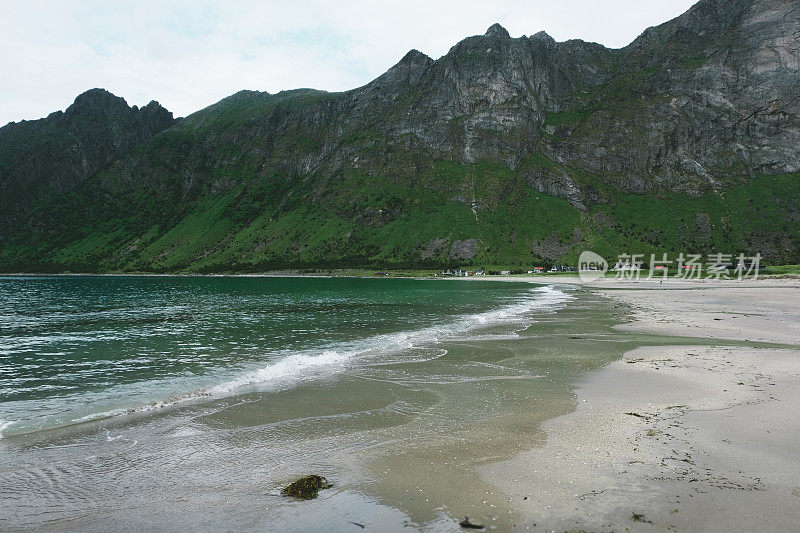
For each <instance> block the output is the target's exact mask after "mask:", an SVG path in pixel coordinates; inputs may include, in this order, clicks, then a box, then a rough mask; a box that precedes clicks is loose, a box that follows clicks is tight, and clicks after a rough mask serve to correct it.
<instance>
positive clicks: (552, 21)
mask: <svg viewBox="0 0 800 533" xmlns="http://www.w3.org/2000/svg"><path fill="white" fill-rule="evenodd" d="M692 3H693V1H692V0H663V1H657V2H656V1H644V2H643V1H642V0H603V1H602V2H599V1H597V0H560V1H559V2H552V0H531V1H524V2H523V1H519V2H511V1H495V2H491V3H490V2H485V1H476V0H460V1H457V0H444V1H439V2H436V1H432V0H427V1H425V0H405V1H397V0H391V1H386V2H378V1H360V0H341V1H338V2H330V1H322V0H309V1H305V2H303V1H298V0H295V1H275V0H273V1H260V2H259V1H256V0H246V1H244V0H243V1H228V2H222V1H219V2H212V1H198V2H190V1H187V0H181V1H174V2H163V1H156V0H140V1H135V2H134V1H115V2H107V1H103V2H101V1H97V0H90V1H84V2H66V1H44V0H27V1H18V0H5V1H4V2H3V6H2V16H0V46H1V47H2V50H3V53H2V55H0V69H1V70H2V72H3V73H4V78H5V79H4V83H2V84H0V102H2V108H0V124H5V123H6V122H9V121H11V120H17V121H18V120H21V119H34V118H39V117H42V116H45V115H47V114H48V113H50V112H52V111H55V110H59V109H64V108H66V107H67V106H68V105H69V104H70V103H72V100H73V99H74V98H75V96H76V95H78V94H79V93H81V92H83V91H85V90H87V89H90V88H92V87H104V88H106V89H108V90H110V91H111V92H113V93H114V94H117V95H118V96H122V97H124V98H125V99H126V100H127V101H128V103H129V104H137V105H144V104H146V103H147V102H149V101H150V100H158V101H159V102H161V103H162V104H163V105H164V106H165V107H167V108H168V109H170V110H171V111H173V112H174V113H175V114H176V115H177V116H184V115H187V114H189V113H191V112H193V111H196V110H198V109H200V108H203V107H205V106H207V105H209V104H211V103H213V102H215V101H217V100H219V99H221V98H224V97H225V96H227V95H229V94H232V93H234V92H236V91H238V90H240V89H257V90H266V91H270V92H277V91H280V90H283V89H293V88H297V87H314V88H318V89H325V90H330V91H339V90H346V89H351V88H353V87H357V86H360V85H363V84H364V83H367V82H368V81H369V80H371V79H373V78H375V77H376V76H378V75H380V74H381V73H382V72H384V71H385V70H386V69H387V68H389V67H390V66H391V65H393V64H394V63H396V62H397V61H398V60H399V59H400V58H401V57H402V56H403V55H404V54H405V53H406V52H407V51H408V50H409V49H411V48H416V49H418V50H421V51H422V52H425V53H426V54H428V55H430V56H431V57H434V58H438V57H440V56H442V55H443V54H445V53H446V52H447V50H449V48H450V47H451V46H453V45H454V44H455V43H456V42H458V41H459V40H461V39H463V38H464V37H467V36H469V35H475V34H480V33H483V32H484V31H485V30H486V28H487V27H488V26H489V25H491V24H492V23H494V22H500V23H501V24H502V25H503V26H505V27H506V28H507V29H508V30H509V32H510V33H511V35H512V36H519V35H522V34H526V35H531V34H533V33H536V32H537V31H540V30H545V31H547V32H548V33H549V34H550V35H552V36H553V37H555V38H556V40H566V39H571V38H581V39H584V40H588V41H596V42H600V43H603V44H605V45H607V46H611V47H620V46H624V45H625V44H627V43H629V42H630V41H632V40H633V39H634V38H635V37H636V36H637V35H638V34H639V33H641V32H642V31H643V30H644V29H645V28H646V27H648V26H652V25H656V24H660V23H662V22H664V21H666V20H668V19H670V18H672V17H675V16H677V15H679V14H680V13H682V12H683V11H685V10H686V9H688V8H689V7H690V6H691V4H692Z"/></svg>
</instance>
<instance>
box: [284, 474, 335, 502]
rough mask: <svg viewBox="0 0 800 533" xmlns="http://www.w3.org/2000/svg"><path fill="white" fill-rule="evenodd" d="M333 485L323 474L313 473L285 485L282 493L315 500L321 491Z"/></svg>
mask: <svg viewBox="0 0 800 533" xmlns="http://www.w3.org/2000/svg"><path fill="white" fill-rule="evenodd" d="M332 486H333V484H332V483H328V480H327V479H325V478H324V477H322V476H317V475H311V476H303V477H301V478H300V479H298V480H297V481H295V482H294V483H292V484H291V485H289V486H288V487H284V488H283V490H282V491H281V494H283V495H284V496H291V497H293V498H299V499H301V500H313V499H314V498H316V497H317V494H318V493H319V491H321V490H323V489H329V488H331V487H332Z"/></svg>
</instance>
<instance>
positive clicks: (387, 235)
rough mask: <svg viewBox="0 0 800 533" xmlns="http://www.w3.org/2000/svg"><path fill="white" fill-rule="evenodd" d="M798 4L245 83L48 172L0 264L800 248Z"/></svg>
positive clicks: (164, 264)
mask: <svg viewBox="0 0 800 533" xmlns="http://www.w3.org/2000/svg"><path fill="white" fill-rule="evenodd" d="M797 20H800V3H798V2H796V1H789V0H701V1H700V2H698V3H697V4H696V5H695V6H693V7H692V8H691V9H690V10H689V11H688V12H686V13H685V14H683V15H681V16H680V17H678V18H676V19H674V20H672V21H669V22H667V23H665V24H662V25H660V26H657V27H654V28H648V29H647V30H645V31H644V33H642V35H641V36H639V37H638V38H637V39H636V40H635V41H634V42H633V43H631V44H630V45H629V46H627V47H625V48H622V49H613V50H612V49H608V48H605V47H603V46H601V45H598V44H594V43H586V42H583V41H579V40H572V41H566V42H556V41H555V40H553V39H552V38H551V37H550V36H548V35H547V34H546V33H544V32H540V33H536V34H535V35H532V36H530V37H527V36H522V37H518V38H512V37H511V36H510V35H509V34H508V32H507V31H506V30H505V29H504V28H502V27H501V26H499V25H497V24H495V25H493V26H491V27H490V28H489V30H488V31H487V32H486V34H485V35H480V36H474V37H469V38H467V39H464V40H463V41H461V42H460V43H458V44H457V45H455V46H454V47H453V48H452V49H451V50H450V51H449V52H448V53H447V54H446V55H444V56H443V57H441V58H440V59H437V60H433V59H431V58H429V57H427V56H426V55H424V54H422V53H421V52H418V51H416V50H412V51H411V52H409V53H408V54H406V56H405V57H403V58H402V59H401V60H400V61H399V62H398V63H397V64H396V65H395V66H393V67H392V68H390V69H389V70H388V71H387V72H386V73H384V74H383V75H381V76H380V77H378V78H377V79H375V80H374V81H372V82H371V83H369V84H367V85H365V86H363V87H360V88H357V89H353V90H351V91H347V92H342V93H327V92H323V91H315V90H311V89H300V90H294V91H284V92H280V93H278V94H268V93H264V92H258V91H241V92H239V93H236V94H234V95H232V96H230V97H228V98H225V99H223V100H221V101H220V102H218V103H216V104H214V105H212V106H210V107H208V108H206V109H203V110H201V111H198V112H196V113H194V114H192V115H190V116H188V117H186V118H184V119H181V120H180V121H178V122H176V123H175V124H174V125H172V126H171V127H169V128H167V129H164V130H163V131H161V132H160V133H157V134H156V135H154V136H152V137H149V138H147V139H142V140H141V142H140V144H138V145H137V146H135V147H133V148H130V149H129V150H127V151H124V152H121V153H116V154H114V155H113V156H112V157H109V158H108V159H107V160H106V161H105V162H104V163H100V164H99V165H98V166H99V167H102V168H100V169H99V170H97V169H93V171H92V172H87V174H86V175H85V176H84V177H83V178H81V179H79V180H74V181H70V180H69V179H68V178H66V177H63V176H62V174H61V172H62V171H61V170H60V169H56V170H54V171H52V172H50V173H49V174H47V175H48V176H49V180H50V181H49V182H48V183H51V184H52V183H57V184H61V183H65V184H69V185H68V186H66V187H62V188H61V189H57V190H59V191H61V194H55V195H51V196H50V197H48V198H43V197H42V196H41V195H37V196H36V198H37V199H39V200H40V201H39V203H37V204H36V206H35V208H34V209H33V211H32V212H31V213H30V214H29V216H27V218H25V219H24V220H21V221H20V220H17V221H16V222H15V223H14V224H11V225H6V226H5V229H4V230H3V231H4V238H3V242H2V244H0V270H3V271H10V270H19V271H41V270H45V271H61V270H72V271H97V270H100V271H112V270H122V271H157V272H169V271H201V272H211V271H258V270H269V269H278V268H287V267H288V268H303V267H341V266H370V267H371V266H375V267H410V266H417V267H438V266H447V265H459V264H463V265H466V264H474V265H487V266H488V265H503V266H512V267H513V266H523V265H530V264H531V263H532V262H534V261H535V262H566V261H573V260H574V259H575V258H576V257H577V254H579V253H580V251H582V250H584V249H593V250H595V251H597V252H599V253H601V254H602V255H605V256H614V255H616V254H618V253H623V252H628V253H631V252H634V253H645V254H649V253H659V254H660V253H663V252H687V253H689V252H715V251H716V252H727V253H739V252H746V253H756V252H760V253H762V254H764V255H765V256H766V257H767V258H768V260H769V261H771V262H776V263H787V262H799V261H800V224H798V210H799V209H800V181H798V180H800V121H798V111H800V34H799V33H798V29H797ZM148 107H149V106H148ZM144 109H146V108H143V110H144ZM143 110H142V111H143ZM68 112H69V110H68ZM68 112H67V113H68ZM67 113H65V115H66V114H67ZM45 120H49V119H45ZM11 126H18V125H11ZM11 126H6V127H5V128H3V129H2V130H0V154H3V156H2V159H0V161H2V166H3V169H4V170H3V172H4V173H3V176H4V177H3V182H4V183H5V182H8V181H13V182H14V183H15V186H17V187H18V188H19V190H21V191H24V192H25V194H31V197H33V196H34V195H33V192H35V191H36V190H37V188H38V185H35V184H37V183H41V182H42V180H41V179H38V180H37V179H34V178H32V177H31V176H34V175H35V174H29V173H28V170H27V169H30V168H34V169H35V168H38V166H37V165H45V164H52V162H48V161H49V159H48V157H47V155H46V151H43V150H39V149H38V146H40V144H37V142H38V141H37V136H36V135H33V134H32V135H31V136H30V139H28V138H25V137H24V136H23V135H19V136H18V137H14V138H15V139H16V140H15V141H14V142H16V143H17V145H16V146H18V147H24V148H25V150H26V152H25V153H30V154H31V155H30V158H29V161H30V162H29V163H27V166H21V165H18V164H13V163H12V164H11V165H9V163H8V159H7V156H6V155H5V154H7V153H8V149H7V146H8V143H9V141H8V138H9V137H10V136H9V135H8V134H7V133H6V131H5V130H6V129H7V128H9V127H11ZM134 129H135V128H134ZM9 169H12V170H13V172H14V173H13V174H12V173H11V171H10V170H9ZM29 183H32V184H34V186H29V185H28V184H29ZM49 187H50V188H51V189H53V188H56V187H55V186H53V185H49ZM4 202H5V200H4Z"/></svg>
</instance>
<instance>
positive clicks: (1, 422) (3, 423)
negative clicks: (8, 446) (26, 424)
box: [0, 419, 14, 439]
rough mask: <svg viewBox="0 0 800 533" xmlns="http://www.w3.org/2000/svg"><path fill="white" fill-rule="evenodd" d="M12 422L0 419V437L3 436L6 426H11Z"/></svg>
mask: <svg viewBox="0 0 800 533" xmlns="http://www.w3.org/2000/svg"><path fill="white" fill-rule="evenodd" d="M13 423H14V421H13V420H2V419H0V439H2V438H3V430H4V429H6V428H7V427H9V426H11V425H12V424H13Z"/></svg>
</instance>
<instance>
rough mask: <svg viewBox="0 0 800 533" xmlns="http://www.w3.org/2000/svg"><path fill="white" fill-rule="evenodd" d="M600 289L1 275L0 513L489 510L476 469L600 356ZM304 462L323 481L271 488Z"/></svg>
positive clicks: (534, 433) (607, 344) (167, 519)
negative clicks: (591, 292) (298, 494)
mask: <svg viewBox="0 0 800 533" xmlns="http://www.w3.org/2000/svg"><path fill="white" fill-rule="evenodd" d="M603 305H604V304H603V303H598V302H597V301H593V300H592V298H591V297H589V296H588V295H587V294H586V293H583V294H582V296H581V295H579V292H578V291H577V289H576V288H574V287H569V286H561V287H559V286H556V287H545V286H537V285H535V284H531V283H523V282H508V283H499V282H492V281H475V280H469V281H466V280H464V281H461V280H447V281H443V280H407V279H342V278H274V277H174V276H147V277H131V276H97V277H87V276H51V277H47V276H31V277H4V278H0V431H1V432H2V433H0V435H2V439H0V455H1V456H2V458H3V461H2V465H1V466H0V528H8V527H34V528H41V527H51V528H55V529H81V530H107V529H108V528H146V529H158V530H186V529H187V528H188V529H218V528H222V529H225V528H232V529H245V530H248V529H254V530H264V529H267V530H270V529H275V530H282V531H283V530H293V529H295V530H309V529H310V530H314V529H319V530H338V529H340V528H341V529H342V530H347V528H348V527H352V526H348V525H347V524H348V523H350V522H357V523H365V522H370V521H371V523H374V524H378V523H380V524H382V527H383V529H387V530H389V529H392V527H396V528H397V529H398V530H401V529H403V528H404V527H406V526H409V525H411V526H415V527H427V528H429V529H430V528H432V527H433V528H434V529H435V527H434V526H436V525H437V524H438V526H436V527H439V526H440V527H443V528H445V529H447V528H448V527H451V526H453V524H455V522H454V517H455V516H458V514H460V513H462V512H468V513H472V514H471V516H476V514H477V516H481V513H484V512H486V513H489V515H491V513H495V514H497V513H500V511H499V509H498V505H499V503H498V502H500V501H502V496H501V495H497V496H495V495H494V494H493V493H492V496H489V493H490V492H491V487H487V486H485V485H484V483H483V482H482V481H481V480H479V479H478V478H477V477H476V475H475V469H474V467H475V465H477V464H482V463H486V462H488V461H491V460H496V459H498V458H500V457H501V456H507V455H508V454H510V453H513V452H514V451H516V450H519V449H526V448H530V447H533V446H535V445H536V444H537V442H538V440H539V439H541V433H540V432H539V431H538V425H539V423H540V422H542V421H543V420H546V419H548V418H552V417H553V416H557V415H558V414H560V413H562V412H565V411H567V410H569V408H571V405H572V402H573V401H574V397H573V396H572V394H571V392H570V384H571V382H572V381H573V380H574V378H575V376H577V375H579V373H580V372H581V371H583V370H586V369H590V368H594V367H596V366H597V365H599V364H602V363H604V362H606V361H608V360H611V359H612V358H613V357H617V356H619V353H620V351H621V345H620V343H619V339H618V338H617V337H618V336H616V335H615V334H613V333H612V332H611V331H610V329H609V326H610V324H611V323H612V320H611V318H610V317H609V315H608V313H607V312H606V311H607V310H604V309H603ZM576 332H579V333H581V336H578V335H575V333H576ZM306 473H321V474H323V475H325V476H326V477H328V478H329V479H330V480H332V481H333V482H334V487H335V488H334V489H332V490H331V491H327V496H326V497H324V498H322V499H320V500H318V501H315V502H313V503H302V504H298V503H294V502H287V501H286V499H285V498H283V497H282V496H281V495H280V490H279V489H280V487H281V486H282V485H284V484H285V483H286V482H288V481H290V480H291V479H292V478H293V477H294V476H296V475H302V474H306ZM459 485H460V486H459ZM484 493H485V494H484ZM487 502H489V503H487ZM306 505H308V507H304V506H306ZM484 507H485V509H484ZM503 512H504V513H505V512H508V513H509V515H508V516H505V515H504V516H500V517H499V518H500V520H501V523H509V522H508V521H509V520H512V519H513V517H511V514H513V513H512V511H511V510H507V511H506V510H504V511H503ZM486 516H488V515H486ZM348 517H351V518H353V520H348V519H347V518H348ZM494 519H495V520H496V519H498V516H494ZM503 520H505V521H506V522H502V521H503Z"/></svg>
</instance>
